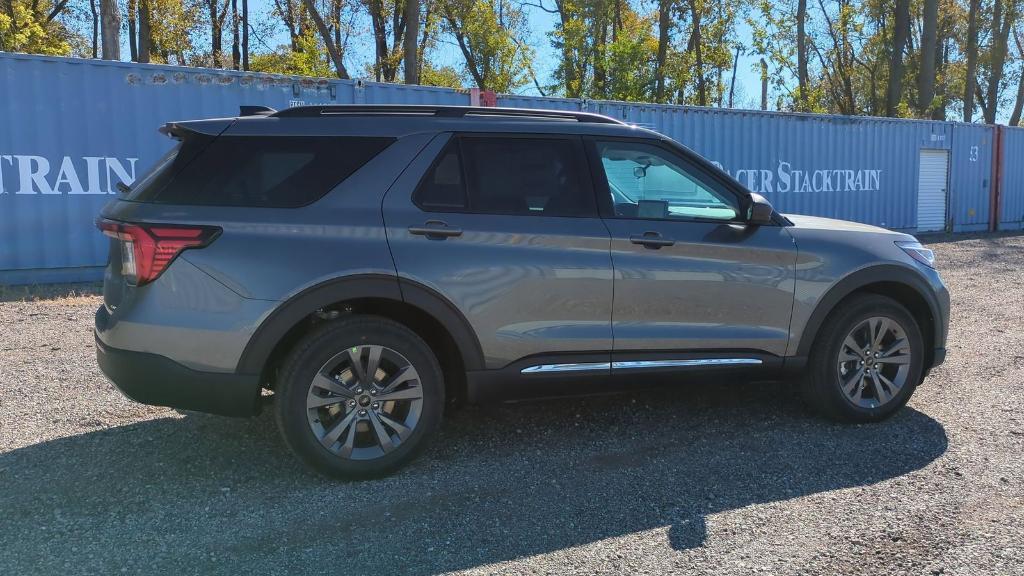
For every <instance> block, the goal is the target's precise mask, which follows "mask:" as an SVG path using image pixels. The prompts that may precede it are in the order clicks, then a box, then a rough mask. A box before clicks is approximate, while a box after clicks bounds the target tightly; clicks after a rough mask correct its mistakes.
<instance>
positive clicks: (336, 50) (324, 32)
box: [304, 0, 349, 80]
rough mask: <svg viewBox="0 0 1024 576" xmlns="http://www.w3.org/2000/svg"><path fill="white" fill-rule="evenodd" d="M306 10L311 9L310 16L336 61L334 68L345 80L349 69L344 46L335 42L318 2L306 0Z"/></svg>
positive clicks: (339, 76)
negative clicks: (346, 65)
mask: <svg viewBox="0 0 1024 576" xmlns="http://www.w3.org/2000/svg"><path fill="white" fill-rule="evenodd" d="M304 2H305V5H306V10H308V11H309V16H310V17H311V18H312V19H313V23H314V24H315V25H316V29H317V31H318V32H319V33H320V39H321V40H322V41H323V44H324V46H325V47H326V48H327V53H328V54H330V56H331V61H332V62H334V70H335V73H336V74H337V75H338V78H341V79H343V80H347V79H348V77H349V76H348V69H347V68H345V63H344V62H343V58H342V48H341V46H339V45H338V44H337V43H336V42H335V38H334V37H332V35H331V31H330V29H329V28H328V27H327V24H326V23H325V22H324V19H323V17H322V16H320V11H319V10H317V7H316V4H314V3H313V0H304Z"/></svg>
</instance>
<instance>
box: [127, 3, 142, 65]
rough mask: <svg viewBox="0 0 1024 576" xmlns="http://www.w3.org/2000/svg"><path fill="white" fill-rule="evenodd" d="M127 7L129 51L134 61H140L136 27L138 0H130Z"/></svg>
mask: <svg viewBox="0 0 1024 576" xmlns="http://www.w3.org/2000/svg"><path fill="white" fill-rule="evenodd" d="M125 8H126V9H127V12H128V53H129V54H130V55H131V61H132V62H138V61H139V44H138V31H137V30H136V28H135V18H136V15H137V14H138V13H139V8H138V5H137V2H136V0H128V2H127V4H126V6H125Z"/></svg>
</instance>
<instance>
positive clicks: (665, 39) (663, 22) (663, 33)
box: [654, 0, 672, 102]
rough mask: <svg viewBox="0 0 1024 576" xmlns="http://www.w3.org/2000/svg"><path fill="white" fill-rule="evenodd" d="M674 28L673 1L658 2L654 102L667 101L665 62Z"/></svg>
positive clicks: (663, 0)
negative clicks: (671, 30) (671, 28)
mask: <svg viewBox="0 0 1024 576" xmlns="http://www.w3.org/2000/svg"><path fill="white" fill-rule="evenodd" d="M671 26H672V0H660V1H659V2H658V54H657V60H656V61H655V68H654V101H655V102H664V101H665V62H666V61H667V60H668V43H669V29H670V27H671Z"/></svg>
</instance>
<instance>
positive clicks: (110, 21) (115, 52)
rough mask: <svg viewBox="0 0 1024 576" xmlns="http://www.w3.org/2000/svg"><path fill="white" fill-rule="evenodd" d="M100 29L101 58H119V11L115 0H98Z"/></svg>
mask: <svg viewBox="0 0 1024 576" xmlns="http://www.w3.org/2000/svg"><path fill="white" fill-rule="evenodd" d="M100 30H101V33H102V38H103V59H104V60H120V59H121V13H120V11H119V10H118V7H117V0H100Z"/></svg>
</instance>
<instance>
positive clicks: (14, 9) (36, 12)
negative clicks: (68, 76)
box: [0, 0, 77, 56]
mask: <svg viewBox="0 0 1024 576" xmlns="http://www.w3.org/2000/svg"><path fill="white" fill-rule="evenodd" d="M67 7H68V3H67V0H62V1H59V2H56V3H51V2H49V1H47V0H32V1H23V0H0V50H3V51H9V52H29V53H33V54H52V55H63V56H66V55H68V54H70V52H71V45H72V43H73V42H75V41H76V40H77V38H76V36H75V34H74V33H73V32H72V31H71V30H70V29H68V27H67V26H65V25H64V23H62V22H61V21H60V20H59V17H60V16H61V15H62V14H64V13H65V11H66V10H67Z"/></svg>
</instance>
